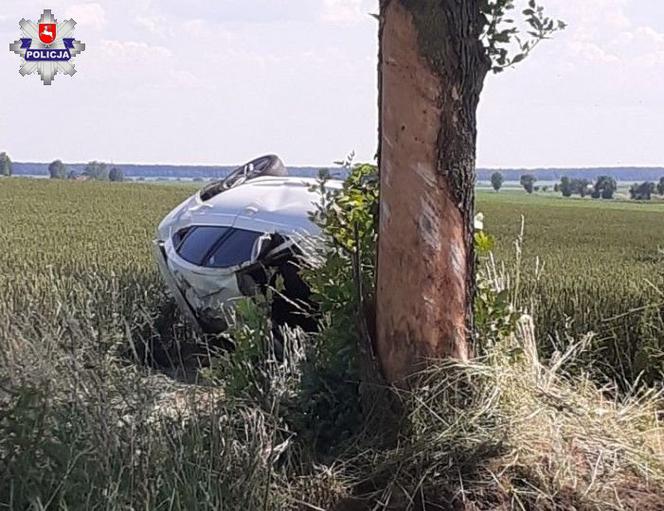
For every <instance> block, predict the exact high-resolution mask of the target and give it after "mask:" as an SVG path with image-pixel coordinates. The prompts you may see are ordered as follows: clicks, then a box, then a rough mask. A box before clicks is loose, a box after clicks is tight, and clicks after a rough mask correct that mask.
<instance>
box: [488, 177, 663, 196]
mask: <svg viewBox="0 0 664 511" xmlns="http://www.w3.org/2000/svg"><path fill="white" fill-rule="evenodd" d="M504 181H505V180H504V176H503V174H502V173H501V172H494V173H493V174H492V175H491V186H492V187H493V189H494V190H495V191H496V192H498V191H500V189H501V188H502V186H503V183H504ZM535 183H537V177H536V176H535V175H534V174H523V175H522V176H521V179H520V184H521V186H522V187H523V189H524V190H525V191H526V192H527V193H533V192H537V191H539V190H540V187H538V186H536V185H535ZM541 190H542V191H547V190H548V187H547V186H544V187H542V188H541ZM553 191H554V192H556V193H561V194H562V195H563V197H572V196H573V195H578V196H580V197H588V196H590V197H592V198H593V199H613V198H614V195H615V193H616V192H617V191H618V183H617V182H616V180H615V179H614V178H613V177H611V176H599V177H598V178H597V179H596V180H595V182H592V181H590V180H589V179H585V178H570V177H568V176H563V177H562V178H561V180H560V183H556V185H555V186H554V187H553ZM655 194H658V195H661V196H663V197H664V177H661V178H660V180H659V182H658V183H657V184H655V183H653V182H650V181H645V182H643V183H640V184H639V183H635V184H634V185H632V187H631V188H630V189H629V195H630V198H632V199H634V200H650V199H651V198H652V196H653V195H655Z"/></svg>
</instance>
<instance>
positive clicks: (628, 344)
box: [0, 179, 664, 380]
mask: <svg viewBox="0 0 664 511" xmlns="http://www.w3.org/2000/svg"><path fill="white" fill-rule="evenodd" d="M191 193H192V187H191V185H182V186H177V185H173V186H161V185H154V184H114V185H111V184H108V183H79V182H50V181H45V180H44V181H42V180H39V181H38V180H24V179H4V180H1V181H0V211H1V212H2V216H3V219H2V223H0V247H2V249H1V250H0V335H5V334H6V333H7V332H8V331H10V330H11V329H12V328H14V329H15V328H16V325H18V324H21V323H23V324H27V325H33V326H34V325H41V326H42V327H46V326H47V325H51V326H52V325H54V324H60V323H59V320H57V318H58V317H59V316H61V315H62V314H64V313H67V315H68V317H76V318H80V316H81V314H83V315H84V316H86V317H87V318H88V319H89V320H90V321H93V322H94V325H95V328H96V331H97V332H99V334H100V336H101V334H102V333H103V332H106V333H107V334H108V335H109V336H110V338H112V339H115V341H114V342H118V343H121V342H122V339H123V336H125V334H126V332H136V331H139V330H140V328H143V327H145V326H146V325H149V323H150V321H153V320H154V316H155V315H156V314H157V312H158V310H159V309H160V308H161V307H163V302H164V300H166V298H165V296H164V294H163V290H162V287H161V285H160V282H159V279H158V277H157V272H156V269H155V267H154V265H153V262H152V260H151V253H150V242H151V240H152V236H153V233H154V231H155V228H156V226H157V224H158V222H159V221H160V219H161V218H162V217H163V216H164V215H165V214H166V213H167V212H168V211H169V210H170V209H171V208H172V207H174V206H175V205H177V204H178V203H179V202H180V201H182V200H183V199H184V198H186V197H187V196H188V195H190V194H191ZM478 210H480V211H482V212H483V213H484V214H485V225H486V228H487V230H488V231H489V232H490V233H491V234H492V235H494V236H495V237H496V239H497V249H496V253H497V257H498V258H499V260H500V261H504V262H505V264H506V265H507V266H508V267H510V268H511V267H512V265H513V264H514V259H515V256H514V252H515V251H514V243H513V242H514V240H515V239H516V238H517V237H518V235H519V231H520V229H521V217H522V216H523V218H524V221H525V235H524V243H523V259H522V262H521V264H520V274H521V279H522V281H523V283H524V291H525V295H526V296H527V298H528V300H527V302H528V304H529V305H530V307H531V308H532V309H533V310H534V314H535V317H536V320H537V327H538V331H539V333H540V343H542V344H543V345H544V346H549V345H553V344H555V343H557V342H565V340H566V336H568V335H569V336H575V337H578V336H579V335H581V334H583V333H586V332H588V331H594V332H595V333H596V338H595V340H594V342H595V343H596V344H597V349H599V350H604V351H605V352H606V353H605V354H604V355H603V356H602V357H600V359H601V360H604V361H605V362H606V364H607V367H606V368H605V369H606V372H607V373H609V374H611V375H612V376H616V375H617V376H626V377H628V378H629V379H633V378H634V377H635V376H636V375H637V374H638V373H640V372H641V371H645V373H646V376H647V377H648V378H649V379H650V380H652V379H656V378H657V377H658V375H659V374H660V371H661V369H662V364H663V361H662V357H661V353H662V350H663V348H664V320H663V319H662V303H663V302H664V295H663V293H664V254H662V252H661V251H660V250H658V247H660V246H661V247H664V204H661V203H659V204H638V203H628V202H598V201H590V200H580V199H568V200H563V199H561V198H557V197H552V196H546V197H541V196H527V195H526V194H525V193H522V192H505V193H500V194H496V193H492V192H484V191H482V192H480V193H479V194H478ZM542 268H543V271H541V270H542ZM67 311H68V312H67ZM3 328H4V329H5V330H4V333H3V330H2V329H3ZM40 335H41V334H40ZM91 341H92V340H91Z"/></svg>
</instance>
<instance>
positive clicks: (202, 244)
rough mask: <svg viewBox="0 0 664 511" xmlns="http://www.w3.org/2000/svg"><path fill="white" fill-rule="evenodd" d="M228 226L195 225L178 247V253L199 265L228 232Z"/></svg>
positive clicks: (186, 259)
mask: <svg viewBox="0 0 664 511" xmlns="http://www.w3.org/2000/svg"><path fill="white" fill-rule="evenodd" d="M228 229H229V228H228V227H203V226H201V227H194V228H193V229H191V230H190V231H189V232H188V233H187V234H186V236H185V238H184V239H183V240H182V242H181V243H180V246H179V247H177V253H178V254H179V255H180V257H182V259H184V260H185V261H189V262H190V263H192V264H197V265H199V266H201V265H203V262H204V261H205V259H206V256H207V255H208V254H209V252H210V250H211V249H212V247H214V245H215V244H216V243H217V242H218V241H219V240H220V239H221V237H222V236H224V235H225V234H226V233H227V232H228Z"/></svg>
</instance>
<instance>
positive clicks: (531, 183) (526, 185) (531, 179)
mask: <svg viewBox="0 0 664 511" xmlns="http://www.w3.org/2000/svg"><path fill="white" fill-rule="evenodd" d="M520 182H521V186H523V189H524V190H525V191H526V192H528V193H533V192H534V191H535V183H536V182H537V178H536V177H535V176H533V175H532V174H524V175H523V176H521V180H520Z"/></svg>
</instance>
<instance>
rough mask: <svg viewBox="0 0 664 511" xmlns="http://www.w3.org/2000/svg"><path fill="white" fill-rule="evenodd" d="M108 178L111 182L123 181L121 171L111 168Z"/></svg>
mask: <svg viewBox="0 0 664 511" xmlns="http://www.w3.org/2000/svg"><path fill="white" fill-rule="evenodd" d="M108 178H109V179H110V180H111V181H113V182H118V181H124V172H122V169H119V168H117V167H113V168H112V169H111V171H110V172H109V173H108Z"/></svg>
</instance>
